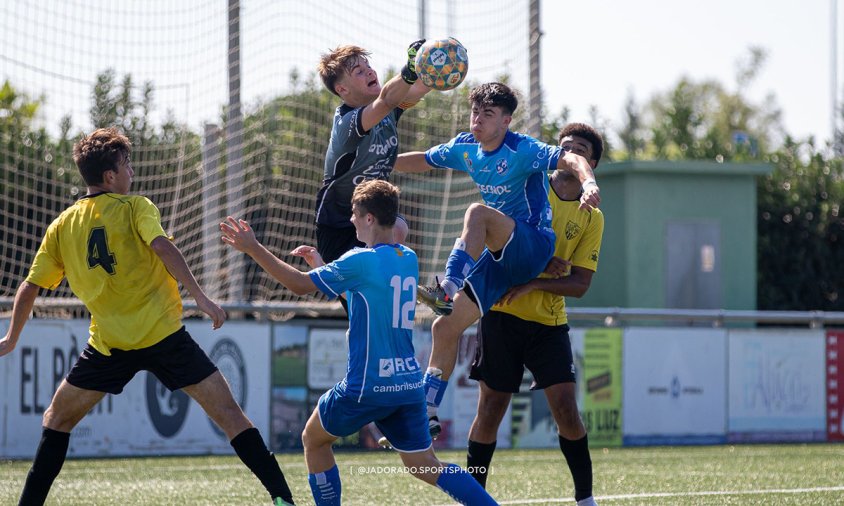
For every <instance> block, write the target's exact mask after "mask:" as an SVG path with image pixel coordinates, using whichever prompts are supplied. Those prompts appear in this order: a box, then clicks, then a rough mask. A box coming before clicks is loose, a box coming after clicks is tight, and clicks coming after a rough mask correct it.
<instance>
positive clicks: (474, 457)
mask: <svg viewBox="0 0 844 506" xmlns="http://www.w3.org/2000/svg"><path fill="white" fill-rule="evenodd" d="M495 444H496V442H495V441H493V442H492V443H478V442H477V441H472V440H471V439H470V440H469V449H468V450H467V451H466V468H467V469H468V471H469V472H470V473H472V477H474V478H475V479H476V480H478V483H480V484H481V486H482V487H483V488H486V478H487V475H488V474H489V463H490V462H492V454H493V453H494V452H495Z"/></svg>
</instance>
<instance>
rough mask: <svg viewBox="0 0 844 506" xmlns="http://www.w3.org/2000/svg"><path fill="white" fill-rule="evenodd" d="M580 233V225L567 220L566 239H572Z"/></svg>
mask: <svg viewBox="0 0 844 506" xmlns="http://www.w3.org/2000/svg"><path fill="white" fill-rule="evenodd" d="M579 233H580V226H579V225H578V224H577V223H575V222H573V221H569V222H568V223H566V239H568V240H572V239H574V238H575V237H577V235H578V234H579Z"/></svg>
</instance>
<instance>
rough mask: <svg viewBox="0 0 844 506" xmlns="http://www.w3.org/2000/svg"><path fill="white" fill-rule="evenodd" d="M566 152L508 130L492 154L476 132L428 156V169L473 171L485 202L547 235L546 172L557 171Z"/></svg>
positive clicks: (440, 147)
mask: <svg viewBox="0 0 844 506" xmlns="http://www.w3.org/2000/svg"><path fill="white" fill-rule="evenodd" d="M561 152H562V149H561V148H560V147H558V146H551V145H548V144H545V143H543V142H539V141H538V140H536V139H534V138H533V137H528V136H527V135H522V134H518V133H515V132H510V131H508V132H507V134H506V135H505V136H504V142H502V143H501V146H499V147H498V149H496V150H495V151H491V152H486V151H484V150H483V149H482V148H481V144H480V143H479V142H478V141H476V140H475V137H474V136H473V135H472V134H470V133H466V132H463V133H460V134H458V135H457V137H455V138H454V139H452V140H451V141H450V142H449V143H448V144H440V145H439V146H434V147H433V148H431V149H429V150H428V151H427V152H426V153H425V161H427V162H428V165H431V166H433V167H438V168H441V169H454V170H460V171H463V172H467V173H469V175H470V176H471V177H472V180H474V181H475V184H476V185H477V186H478V190H479V191H480V192H481V197H482V198H483V200H484V204H486V205H487V206H489V207H491V208H493V209H497V210H499V211H501V212H502V213H504V214H506V215H507V216H509V217H511V218H513V219H514V220H519V221H523V222H525V223H527V224H528V225H530V226H532V227H535V228H537V229H540V230H543V231H550V232H553V230H552V229H551V207H550V205H549V204H548V177H547V176H546V172H547V171H549V170H554V169H556V168H557V161H558V160H559V158H560V155H561Z"/></svg>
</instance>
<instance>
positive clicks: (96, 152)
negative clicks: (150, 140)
mask: <svg viewBox="0 0 844 506" xmlns="http://www.w3.org/2000/svg"><path fill="white" fill-rule="evenodd" d="M131 147H132V143H131V142H130V141H129V138H128V137H126V136H125V135H123V134H122V133H120V131H119V130H117V129H116V128H114V127H111V128H99V129H97V130H94V131H93V132H92V133H91V134H90V135H88V136H87V137H83V138H82V139H80V140H79V141H78V142H77V143H76V144H74V145H73V161H74V163H76V167H78V168H79V173H80V174H81V175H82V179H84V180H85V184H87V185H88V186H92V185H95V184H100V183H102V182H103V173H104V172H105V171H107V170H114V171H116V170H117V168H118V167H119V166H120V162H122V161H124V160H126V159H128V158H129V150H130V149H131Z"/></svg>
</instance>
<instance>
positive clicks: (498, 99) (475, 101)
mask: <svg viewBox="0 0 844 506" xmlns="http://www.w3.org/2000/svg"><path fill="white" fill-rule="evenodd" d="M469 103H470V104H472V105H473V106H474V105H482V106H488V107H489V106H492V107H500V108H502V109H504V112H505V113H507V114H508V115H512V114H513V113H514V112H515V111H516V107H518V106H519V99H517V98H516V94H515V93H513V90H511V89H510V87H509V86H507V85H506V84H504V83H484V84H481V85H479V86H475V87H474V88H473V89H472V92H471V93H469Z"/></svg>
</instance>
